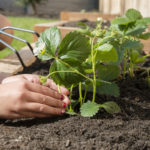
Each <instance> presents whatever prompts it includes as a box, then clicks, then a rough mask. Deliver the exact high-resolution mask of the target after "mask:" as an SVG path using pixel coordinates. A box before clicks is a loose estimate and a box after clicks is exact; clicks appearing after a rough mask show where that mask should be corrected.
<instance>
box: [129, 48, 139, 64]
mask: <svg viewBox="0 0 150 150" xmlns="http://www.w3.org/2000/svg"><path fill="white" fill-rule="evenodd" d="M139 56H140V54H139V52H138V51H136V50H132V51H131V54H130V58H131V60H132V62H133V63H135V62H136V60H137V58H138V57H139Z"/></svg>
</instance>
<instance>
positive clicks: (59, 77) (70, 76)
mask: <svg viewBox="0 0 150 150" xmlns="http://www.w3.org/2000/svg"><path fill="white" fill-rule="evenodd" d="M64 63H68V64H70V65H71V66H72V68H70V67H68V66H67V65H66V64H64ZM73 69H76V70H78V71H80V72H81V73H83V70H82V67H81V66H80V63H79V62H76V61H75V60H74V61H73V60H72V59H68V60H67V59H64V60H55V61H54V62H53V63H52V65H51V67H50V73H51V74H52V75H51V78H52V79H53V80H54V81H55V82H56V83H57V84H58V85H64V86H65V87H70V86H71V85H72V84H74V85H76V84H78V83H79V82H81V81H82V80H83V77H82V76H81V75H78V74H77V73H75V72H68V71H73ZM56 71H57V73H54V74H53V72H56ZM58 71H61V72H58Z"/></svg>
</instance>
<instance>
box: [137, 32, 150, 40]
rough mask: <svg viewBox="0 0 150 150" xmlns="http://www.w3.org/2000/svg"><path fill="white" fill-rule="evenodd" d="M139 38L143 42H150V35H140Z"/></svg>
mask: <svg viewBox="0 0 150 150" xmlns="http://www.w3.org/2000/svg"><path fill="white" fill-rule="evenodd" d="M139 38H140V39H143V40H148V39H149V38H150V33H144V34H141V35H139Z"/></svg>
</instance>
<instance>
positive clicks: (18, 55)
mask: <svg viewBox="0 0 150 150" xmlns="http://www.w3.org/2000/svg"><path fill="white" fill-rule="evenodd" d="M0 43H2V44H3V45H5V46H6V47H8V48H9V49H10V50H12V51H13V52H14V53H16V55H17V57H18V59H19V61H20V63H21V65H22V66H23V68H26V66H25V64H24V62H23V60H22V58H21V56H20V54H19V53H18V51H17V50H16V49H15V48H13V47H12V46H10V45H9V44H8V43H6V42H4V41H3V40H1V39H0Z"/></svg>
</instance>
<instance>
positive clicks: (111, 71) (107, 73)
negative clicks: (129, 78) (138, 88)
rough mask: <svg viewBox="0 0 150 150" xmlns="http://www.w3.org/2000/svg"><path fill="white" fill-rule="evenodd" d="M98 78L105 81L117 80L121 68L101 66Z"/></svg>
mask: <svg viewBox="0 0 150 150" xmlns="http://www.w3.org/2000/svg"><path fill="white" fill-rule="evenodd" d="M97 69H98V78H100V79H101V80H105V81H111V80H114V79H116V78H117V77H118V76H119V74H120V68H119V66H117V65H99V66H98V67H97Z"/></svg>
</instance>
